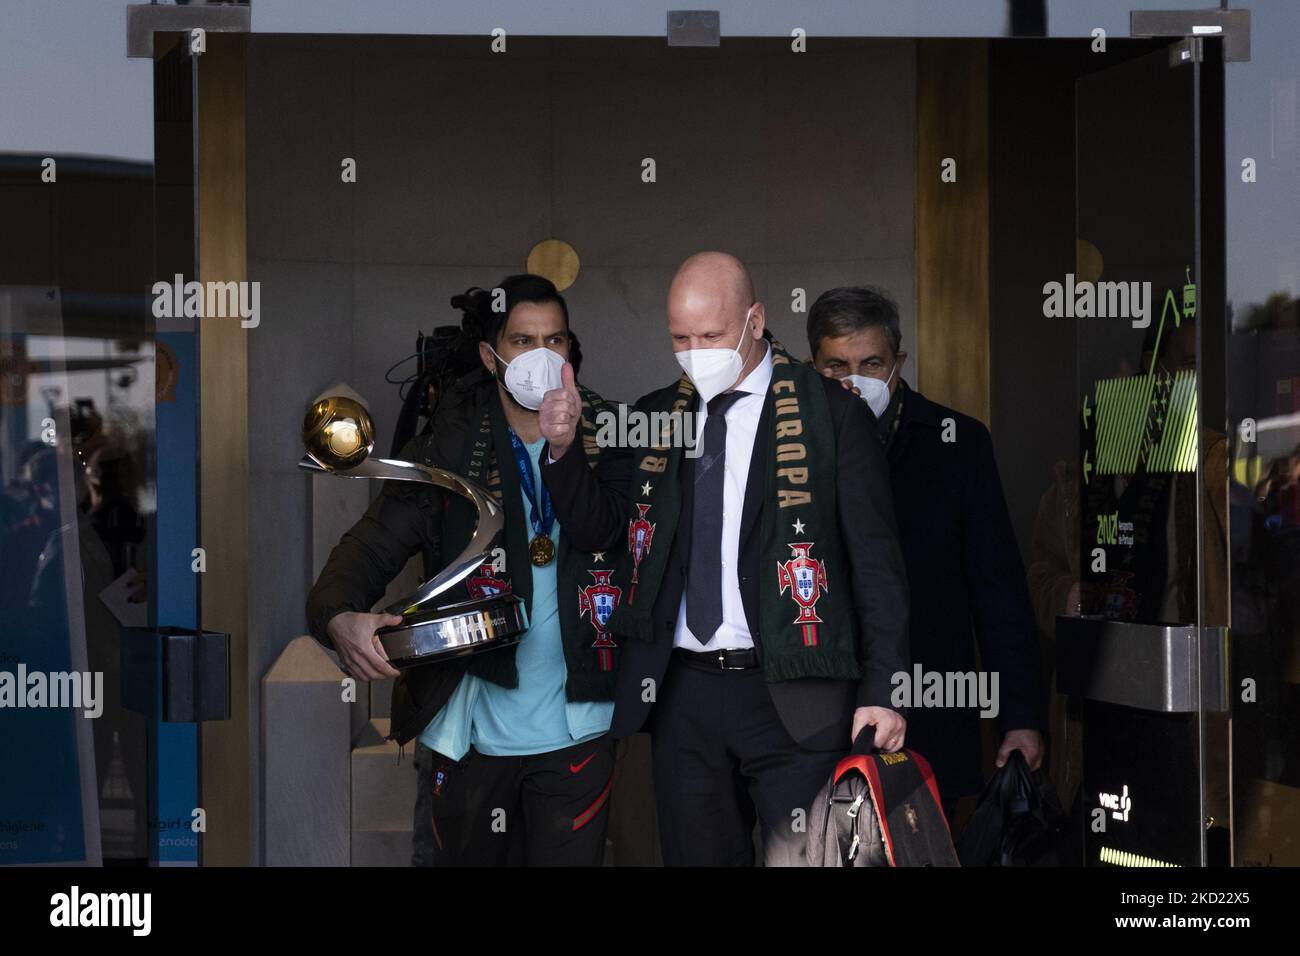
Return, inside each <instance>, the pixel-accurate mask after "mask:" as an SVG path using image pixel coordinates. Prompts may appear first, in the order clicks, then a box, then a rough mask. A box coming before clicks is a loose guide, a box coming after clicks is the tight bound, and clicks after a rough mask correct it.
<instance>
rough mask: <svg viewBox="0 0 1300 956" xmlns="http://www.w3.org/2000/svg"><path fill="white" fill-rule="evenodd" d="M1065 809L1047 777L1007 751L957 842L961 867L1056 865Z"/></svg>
mask: <svg viewBox="0 0 1300 956" xmlns="http://www.w3.org/2000/svg"><path fill="white" fill-rule="evenodd" d="M1066 833H1067V826H1066V817H1065V811H1064V810H1062V809H1061V801H1060V800H1059V799H1058V798H1057V796H1056V790H1055V788H1053V787H1052V785H1051V783H1050V782H1049V781H1048V780H1047V777H1046V775H1045V774H1044V773H1043V772H1042V771H1041V770H1038V771H1036V772H1033V773H1031V772H1030V770H1029V765H1028V764H1027V763H1026V762H1025V758H1024V755H1023V754H1021V752H1020V751H1019V750H1013V751H1012V752H1011V757H1010V759H1008V760H1007V762H1006V765H1005V766H1003V767H1002V768H1001V769H999V770H998V771H997V772H996V773H994V774H993V776H992V778H990V779H989V782H988V783H987V784H985V786H984V791H983V792H982V793H981V794H980V799H979V803H978V804H977V805H976V807H975V812H974V813H973V814H972V815H971V818H970V820H969V821H967V823H966V826H964V827H963V828H962V831H961V837H960V838H959V839H958V841H957V856H958V858H959V859H960V860H961V865H962V866H1060V865H1061V862H1062V860H1061V857H1062V854H1061V843H1062V841H1063V840H1064V839H1065V838H1066Z"/></svg>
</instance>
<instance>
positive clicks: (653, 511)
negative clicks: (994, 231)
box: [539, 253, 907, 865]
mask: <svg viewBox="0 0 1300 956" xmlns="http://www.w3.org/2000/svg"><path fill="white" fill-rule="evenodd" d="M763 327H764V310H763V305H762V303H761V302H757V301H755V299H754V293H753V286H752V283H751V281H750V278H749V274H748V272H747V270H746V269H745V267H744V265H743V264H741V263H740V262H739V261H738V260H737V259H735V258H734V257H733V256H729V255H725V254H722V253H700V254H697V255H695V256H692V257H691V258H690V259H688V260H687V261H686V262H685V263H684V264H683V266H682V267H681V269H680V270H679V271H678V273H677V276H676V277H675V279H674V280H673V284H672V287H671V289H670V290H669V296H668V331H669V335H670V338H671V340H672V345H673V350H674V353H675V356H676V358H677V359H678V362H679V363H680V364H681V365H682V368H683V370H684V372H685V373H686V374H685V375H684V376H683V377H682V378H681V379H680V380H679V381H678V382H676V383H674V384H673V385H670V386H668V387H667V388H664V389H660V390H658V391H656V392H652V393H651V394H649V395H647V396H645V397H643V398H642V399H641V400H640V401H639V402H638V403H637V405H636V407H635V409H634V410H633V413H632V414H633V415H636V414H639V413H646V414H648V415H650V416H653V415H658V414H666V415H672V414H679V415H680V413H682V412H692V413H693V414H694V415H695V416H696V417H695V418H694V419H692V420H691V421H689V422H686V424H685V429H684V432H683V433H681V434H684V435H686V436H696V440H698V442H699V443H700V447H699V448H698V449H696V450H697V451H698V452H700V454H699V455H698V456H696V455H694V454H689V455H688V454H686V453H685V451H684V449H683V448H682V447H681V443H679V442H669V441H667V440H666V439H665V440H664V441H661V442H656V443H654V444H655V446H654V447H648V448H647V447H638V448H635V449H632V454H631V455H630V456H629V457H628V459H627V469H626V471H625V477H624V478H623V480H622V481H612V482H611V481H601V480H600V477H599V476H596V475H593V474H592V473H591V472H590V470H589V469H587V468H585V467H583V464H582V458H581V456H580V454H579V453H580V451H581V449H580V448H579V447H578V445H577V443H576V442H575V441H574V432H573V422H574V421H575V420H576V414H577V413H576V408H577V401H578V399H577V395H576V393H574V392H573V391H572V390H571V389H570V388H568V387H567V383H568V382H569V381H570V380H571V379H570V376H569V375H568V373H567V372H566V373H565V382H566V388H564V389H557V390H555V391H553V392H551V393H548V394H547V396H546V397H545V398H544V400H543V404H542V408H541V410H540V412H539V415H540V419H541V425H542V434H543V435H545V436H546V437H547V439H549V442H550V445H549V448H548V451H547V455H546V461H547V462H548V463H547V464H546V465H545V466H544V467H543V470H542V474H543V479H544V480H545V482H546V484H547V486H548V488H550V491H551V496H552V498H553V500H554V502H555V508H556V514H557V516H558V517H559V519H560V522H561V523H562V524H563V526H564V528H565V531H566V533H568V534H569V535H570V536H571V539H572V540H573V541H574V542H575V544H576V545H577V546H578V547H583V548H596V547H602V546H605V545H607V544H608V543H609V542H610V541H612V540H614V539H616V538H617V537H618V536H620V535H622V536H623V537H625V538H626V539H627V541H628V545H629V548H628V552H629V553H628V555H627V556H626V557H625V558H624V564H623V565H622V567H621V569H620V572H619V574H618V576H617V577H616V581H617V584H618V586H619V587H620V588H622V589H623V594H624V598H623V602H622V604H621V605H620V606H619V608H618V609H617V610H616V611H615V614H614V617H613V618H611V621H610V627H611V630H612V631H613V632H614V635H615V637H616V638H617V639H618V640H619V644H620V650H621V653H622V655H623V656H622V663H621V666H620V669H619V674H618V679H617V684H616V687H615V694H614V700H615V705H614V718H613V723H612V725H611V733H612V734H613V735H614V736H615V737H623V736H628V735H630V734H633V733H636V732H637V731H638V730H640V729H641V728H642V726H643V725H647V724H648V726H649V729H650V731H651V735H652V747H653V761H654V773H655V791H656V801H657V803H658V807H659V823H660V831H661V835H662V840H663V852H664V861H665V862H666V863H668V864H669V865H673V864H678V865H680V864H694V865H747V864H750V863H752V861H753V849H752V841H751V833H752V830H753V827H754V823H755V817H756V816H757V819H758V820H759V821H760V822H761V824H762V833H763V847H764V849H763V856H764V861H765V862H766V863H767V864H768V865H783V864H795V865H797V864H799V863H801V862H803V849H804V841H805V839H806V836H805V827H804V825H803V824H804V822H805V821H806V819H807V814H808V813H810V812H812V807H811V803H812V800H813V798H814V796H815V795H816V793H817V791H818V790H819V789H820V788H821V787H822V786H823V785H824V784H825V782H826V780H827V778H828V776H829V775H830V773H831V771H832V770H833V768H834V767H835V764H836V763H837V762H838V760H839V759H840V757H842V756H843V755H844V753H845V752H846V751H847V750H848V749H849V747H850V744H851V742H852V741H853V739H854V738H855V737H856V736H857V735H858V733H859V732H860V731H862V730H863V729H864V728H870V729H869V730H868V733H870V734H872V743H873V744H874V745H875V746H876V747H878V748H880V749H882V750H887V751H894V750H898V749H899V748H901V747H902V746H903V741H904V733H905V730H906V722H905V721H904V719H903V717H902V715H901V714H900V713H898V711H897V710H896V709H894V708H892V707H891V705H890V702H889V697H890V688H891V680H892V677H893V675H895V674H897V673H898V672H899V671H900V670H902V669H903V668H904V667H906V664H907V646H906V633H907V586H906V580H905V578H904V574H903V566H902V556H901V554H900V552H899V548H898V542H897V539H896V534H895V528H894V517H893V505H892V502H891V500H890V494H889V479H888V473H887V470H886V465H885V461H884V454H883V449H882V447H881V445H880V443H879V442H878V441H877V440H876V439H875V435H874V422H873V419H872V416H871V414H870V412H869V411H868V409H867V407H866V406H865V405H864V404H862V403H861V402H859V401H857V400H856V399H854V398H853V396H852V395H851V394H850V393H849V392H848V391H846V390H845V389H844V388H842V387H841V386H839V385H838V384H837V383H833V382H830V381H828V380H825V379H822V378H821V377H820V376H818V375H816V373H815V372H814V371H813V370H812V369H810V368H808V367H807V366H806V365H804V364H803V363H801V362H796V361H792V360H791V358H790V356H789V355H788V353H786V352H785V351H784V349H782V348H781V347H780V346H779V344H778V343H776V342H775V341H773V340H772V339H771V337H770V336H769V335H766V334H765V333H764V328H763ZM701 421H702V424H700V423H701ZM630 437H631V436H630V435H629V436H628V438H629V442H628V443H629V444H631V443H632V442H631V441H630ZM652 441H653V440H652ZM687 441H690V439H689V438H688V439H687ZM608 501H615V502H618V503H621V504H623V505H624V510H623V512H622V513H621V514H620V515H619V516H618V518H617V520H616V521H614V522H612V523H611V522H610V521H609V519H608V511H609V509H608V508H607V507H605V506H604V503H605V502H608ZM628 505H630V507H627V506H628Z"/></svg>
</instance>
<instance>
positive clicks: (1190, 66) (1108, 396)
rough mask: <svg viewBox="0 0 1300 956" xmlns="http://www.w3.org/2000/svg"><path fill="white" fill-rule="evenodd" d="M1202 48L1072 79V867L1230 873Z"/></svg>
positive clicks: (1063, 305) (1064, 283) (1063, 302)
mask: <svg viewBox="0 0 1300 956" xmlns="http://www.w3.org/2000/svg"><path fill="white" fill-rule="evenodd" d="M1207 51H1208V55H1211V56H1214V57H1217V56H1218V49H1217V47H1211V46H1209V45H1207V44H1206V43H1204V42H1203V41H1201V40H1198V39H1188V40H1183V41H1179V42H1176V43H1173V44H1170V45H1169V46H1167V47H1164V48H1161V49H1158V50H1156V51H1155V52H1152V53H1150V54H1147V55H1145V56H1142V57H1139V58H1136V59H1132V60H1129V61H1127V62H1125V63H1123V64H1121V65H1117V66H1112V67H1109V68H1105V69H1101V70H1098V71H1096V72H1093V73H1090V74H1088V75H1085V76H1083V77H1081V78H1080V79H1079V80H1078V81H1077V83H1076V88H1075V106H1076V123H1077V127H1076V150H1077V157H1076V158H1077V165H1076V183H1075V186H1076V244H1077V251H1076V264H1075V272H1074V273H1073V274H1070V275H1067V276H1064V277H1053V280H1054V284H1052V283H1049V285H1048V286H1045V288H1044V299H1045V304H1044V314H1045V316H1048V317H1056V318H1059V319H1073V320H1074V323H1075V329H1076V336H1077V342H1076V344H1077V365H1076V369H1075V374H1076V375H1077V394H1078V396H1079V406H1078V414H1079V417H1078V419H1077V427H1078V429H1079V434H1080V440H1079V457H1078V462H1079V464H1078V469H1079V473H1078V476H1077V478H1078V489H1079V491H1078V501H1077V504H1078V512H1077V513H1078V515H1079V522H1080V527H1079V535H1080V537H1079V548H1080V553H1079V567H1080V586H1079V589H1078V594H1077V600H1076V602H1075V607H1074V608H1072V609H1071V611H1072V615H1071V616H1069V617H1063V618H1061V619H1059V620H1058V648H1059V651H1060V654H1061V667H1060V680H1061V682H1062V684H1063V685H1066V686H1065V689H1068V690H1069V692H1070V693H1071V694H1073V695H1074V696H1076V698H1081V699H1082V701H1083V703H1082V723H1083V786H1082V805H1083V812H1084V860H1085V862H1086V864H1087V865H1121V866H1135V865H1136V866H1197V865H1206V864H1210V863H1215V862H1223V863H1226V862H1227V832H1228V831H1227V806H1226V804H1227V781H1228V765H1227V761H1228V748H1227V740H1226V736H1225V734H1224V731H1225V730H1226V726H1227V724H1226V708H1227V701H1226V693H1227V629H1226V626H1225V625H1226V623H1227V608H1226V602H1225V600H1224V593H1225V590H1226V588H1225V587H1224V586H1223V584H1224V582H1226V566H1225V565H1224V563H1223V558H1222V555H1223V553H1224V544H1223V542H1224V540H1225V536H1226V535H1225V529H1226V516H1225V513H1224V512H1225V509H1224V505H1225V503H1226V494H1225V484H1224V480H1223V475H1224V464H1223V463H1224V453H1225V440H1224V436H1223V433H1222V431H1218V430H1215V429H1214V428H1212V427H1209V423H1208V422H1207V421H1206V420H1205V416H1204V414H1203V410H1204V409H1205V407H1206V396H1207V391H1206V390H1207V388H1210V390H1211V391H1212V390H1213V388H1214V385H1213V383H1212V382H1211V383H1210V384H1208V385H1207V377H1206V375H1205V374H1203V363H1202V358H1203V356H1204V354H1206V351H1207V350H1213V349H1216V348H1217V349H1218V351H1219V352H1220V353H1221V351H1222V316H1221V311H1222V308H1221V305H1220V304H1219V303H1221V301H1222V293H1221V291H1216V292H1215V293H1214V300H1213V301H1210V300H1207V299H1206V297H1205V293H1204V291H1203V289H1204V288H1206V287H1207V279H1208V280H1210V282H1211V283H1212V282H1213V280H1212V279H1211V277H1209V276H1207V269H1211V270H1212V269H1213V266H1212V265H1211V264H1212V263H1213V262H1216V261H1221V260H1222V257H1223V250H1222V246H1221V241H1222V240H1221V238H1220V237H1219V234H1217V233H1214V234H1211V233H1210V232H1208V231H1207V229H1206V216H1205V210H1204V208H1203V203H1202V191H1201V183H1202V177H1203V176H1204V175H1205V170H1204V169H1203V167H1202V156H1203V150H1202V145H1203V144H1202V141H1201V137H1202V136H1203V135H1204V134H1205V127H1204V126H1203V116H1202V113H1203V110H1204V106H1205V98H1204V95H1203V89H1204V88H1205V87H1206V85H1207V84H1208V82H1209V77H1210V76H1211V75H1214V76H1217V77H1219V82H1220V83H1221V73H1217V72H1214V71H1211V70H1207V69H1206V57H1207ZM1216 62H1217V61H1216ZM1219 135H1221V133H1220V134H1219ZM1220 152H1221V151H1220ZM1207 239H1208V240H1211V241H1214V242H1215V244H1216V245H1217V246H1218V248H1216V249H1214V250H1210V249H1209V248H1208V247H1207ZM1218 285H1219V286H1220V287H1221V282H1219V283H1218ZM1207 310H1208V312H1209V313H1210V314H1207ZM1216 313H1217V314H1216ZM1216 336H1217V337H1218V339H1219V342H1218V344H1217V346H1216V345H1215V344H1214V342H1212V341H1211V340H1212V339H1214V338H1215V337H1216Z"/></svg>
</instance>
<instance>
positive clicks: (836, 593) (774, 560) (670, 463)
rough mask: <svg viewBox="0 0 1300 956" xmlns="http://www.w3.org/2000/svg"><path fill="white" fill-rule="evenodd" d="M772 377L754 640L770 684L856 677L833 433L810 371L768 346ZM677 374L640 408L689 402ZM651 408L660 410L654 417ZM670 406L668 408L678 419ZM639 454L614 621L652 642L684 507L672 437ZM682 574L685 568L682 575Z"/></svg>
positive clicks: (677, 407) (679, 453) (679, 407)
mask: <svg viewBox="0 0 1300 956" xmlns="http://www.w3.org/2000/svg"><path fill="white" fill-rule="evenodd" d="M770 345H771V361H772V382H771V386H770V388H769V390H768V393H767V395H766V396H765V397H764V401H765V402H767V403H768V404H769V405H770V406H771V408H770V411H771V414H770V421H771V425H772V428H773V433H772V434H771V436H770V437H769V441H768V442H767V443H766V449H767V451H766V454H767V460H766V461H765V462H764V466H763V472H762V474H763V488H762V494H763V502H762V508H761V509H760V517H759V518H758V519H757V520H758V521H759V522H760V526H759V529H758V539H757V540H758V546H759V548H760V549H761V550H760V559H759V590H758V593H759V620H758V622H757V623H758V627H757V628H755V627H754V622H750V630H751V631H752V632H754V638H755V640H756V642H758V643H759V645H760V647H761V650H762V656H763V670H764V675H765V677H766V678H767V680H769V681H782V680H793V679H795V678H800V677H824V678H835V679H844V680H850V679H856V678H858V676H859V673H860V672H859V667H858V660H857V655H856V653H855V646H854V637H855V634H854V623H853V604H852V598H851V594H850V591H849V586H848V580H849V575H848V573H847V568H845V566H844V562H843V555H842V553H841V552H842V548H841V543H840V530H839V525H838V519H837V511H836V500H835V499H836V494H835V473H836V468H835V434H834V432H833V429H832V427H831V419H830V407H829V405H828V403H827V400H826V392H825V386H824V385H823V384H822V382H821V381H820V378H821V376H820V375H819V374H818V373H817V371H816V370H815V369H813V368H811V367H809V366H808V365H805V364H804V363H802V362H798V361H796V360H795V359H794V358H792V357H791V356H790V354H789V353H788V352H787V351H786V350H785V349H784V348H783V347H782V346H781V345H780V343H779V342H777V341H775V340H771V341H770ZM694 400H695V389H694V387H693V386H692V385H691V382H690V379H689V378H688V377H687V376H685V375H683V376H682V377H681V379H680V380H679V381H678V383H677V387H676V389H675V390H674V389H671V388H669V389H664V390H662V391H660V392H657V393H655V395H654V396H652V397H651V398H650V399H648V400H647V404H648V405H650V406H652V407H647V408H645V411H648V412H650V413H652V420H657V421H661V422H667V421H670V420H672V419H674V418H676V419H677V420H678V421H680V414H681V413H682V412H685V411H688V410H690V409H691V408H692V407H693V404H694ZM654 413H663V415H662V417H661V418H658V419H655V418H653V414H654ZM674 413H676V415H674ZM657 438H658V444H657V445H655V446H653V447H650V448H648V449H644V450H641V451H639V452H638V453H637V455H636V465H635V469H634V471H633V477H632V482H631V488H630V492H631V513H630V515H629V520H628V542H627V544H628V548H627V553H626V554H624V555H623V556H622V560H621V562H620V564H619V573H618V574H617V575H616V580H617V581H618V584H619V586H620V587H622V588H623V589H624V593H625V595H626V597H625V599H624V600H623V602H622V603H621V604H620V605H619V607H618V609H617V610H616V611H615V612H614V615H613V617H612V618H611V620H610V628H611V630H612V631H613V632H614V634H615V635H616V636H621V637H627V638H629V639H633V640H643V641H650V640H654V639H655V638H656V635H654V633H653V628H652V626H651V613H652V611H653V608H654V603H655V598H656V597H657V596H658V594H659V587H660V584H661V582H662V579H663V575H664V570H665V567H666V565H667V562H668V555H669V553H670V552H671V551H672V547H673V536H674V533H675V530H676V528H677V524H678V521H679V518H680V516H681V509H682V492H681V484H680V472H681V465H682V459H683V457H684V455H683V450H682V448H681V447H680V445H681V444H682V443H681V442H680V441H671V440H669V439H670V436H668V435H666V434H663V433H662V431H661V434H660V435H658V436H657ZM689 573H690V570H689V569H687V574H689Z"/></svg>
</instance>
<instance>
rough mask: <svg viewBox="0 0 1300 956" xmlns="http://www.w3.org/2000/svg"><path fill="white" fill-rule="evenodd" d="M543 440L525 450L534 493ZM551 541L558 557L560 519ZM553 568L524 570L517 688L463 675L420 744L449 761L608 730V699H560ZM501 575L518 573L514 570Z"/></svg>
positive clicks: (535, 750) (559, 743)
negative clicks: (526, 583)
mask: <svg viewBox="0 0 1300 956" xmlns="http://www.w3.org/2000/svg"><path fill="white" fill-rule="evenodd" d="M545 443H546V442H545V439H539V440H537V441H535V442H532V443H531V444H529V445H526V446H525V447H526V448H527V449H528V458H529V464H530V466H531V467H532V471H533V487H534V488H536V489H540V488H541V487H542V476H541V472H540V471H539V470H538V463H537V461H538V456H539V455H540V454H541V450H542V447H543V445H545ZM503 466H504V467H508V466H506V465H505V463H503ZM520 497H521V498H523V505H524V514H525V515H528V514H530V513H531V510H532V508H531V505H530V503H529V501H528V496H527V494H524V493H523V492H522V489H521V493H520ZM551 540H552V541H554V542H555V544H556V553H557V554H558V553H559V542H560V525H559V522H556V523H554V524H552V525H551ZM558 565H559V562H558V561H552V562H551V563H550V564H548V565H547V566H546V567H544V568H539V567H536V566H534V565H531V564H530V565H529V568H530V569H531V571H532V575H533V599H532V608H531V613H530V615H529V627H528V630H527V631H525V632H524V636H523V637H522V638H521V639H520V641H519V646H518V647H517V648H516V651H515V666H516V667H517V668H518V670H519V685H518V686H517V687H513V688H509V687H502V686H500V685H499V684H493V683H491V682H490V681H485V680H480V679H479V678H477V677H474V676H473V675H471V674H466V675H465V677H464V678H463V679H462V680H461V682H460V684H459V685H458V686H457V687H456V690H455V692H453V693H452V695H451V699H450V700H448V701H447V705H446V706H445V707H444V708H443V709H442V710H441V711H439V712H438V715H437V716H436V717H434V718H433V720H431V721H430V722H429V726H427V727H426V728H424V732H423V733H421V734H420V742H421V743H423V744H424V745H425V746H426V747H428V748H430V749H431V750H436V751H438V753H440V754H443V755H445V756H447V757H450V758H451V759H453V760H460V759H461V758H462V757H464V756H465V754H466V753H467V752H468V751H469V748H470V747H471V746H473V747H474V749H475V750H477V751H478V752H479V753H483V754H488V755H489V756H495V757H511V756H520V755H523V754H539V753H548V752H550V751H552V750H560V749H562V748H564V747H571V746H572V745H574V744H576V743H580V742H582V741H584V740H590V739H591V738H593V737H598V736H600V735H601V734H603V733H605V732H606V731H608V730H609V721H610V718H611V717H612V716H613V713H614V704H613V702H610V701H584V702H576V703H574V702H569V701H566V700H565V699H564V684H565V681H566V679H567V677H568V670H567V668H566V667H565V663H564V647H563V645H562V644H561V638H560V608H559V603H558V596H557V594H556V583H557V575H556V568H557V567H558ZM507 570H508V571H509V572H510V573H512V574H517V573H518V570H517V569H514V568H510V569H507ZM571 599H572V598H571ZM489 653H494V652H489Z"/></svg>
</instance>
